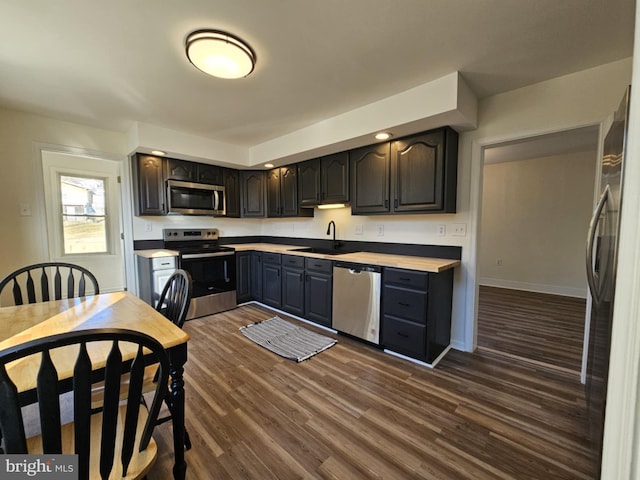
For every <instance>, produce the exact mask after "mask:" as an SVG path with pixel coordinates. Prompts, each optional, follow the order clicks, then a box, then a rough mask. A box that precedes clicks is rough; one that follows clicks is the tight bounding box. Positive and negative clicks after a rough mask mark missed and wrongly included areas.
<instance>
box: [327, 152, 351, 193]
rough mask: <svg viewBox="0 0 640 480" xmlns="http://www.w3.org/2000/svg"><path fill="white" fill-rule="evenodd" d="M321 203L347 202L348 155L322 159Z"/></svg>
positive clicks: (334, 155) (336, 154) (337, 154)
mask: <svg viewBox="0 0 640 480" xmlns="http://www.w3.org/2000/svg"><path fill="white" fill-rule="evenodd" d="M320 167H321V185H322V189H321V190H322V199H321V200H322V203H348V202H349V153H348V152H340V153H335V154H333V155H327V156H326V157H322V159H321V161H320Z"/></svg>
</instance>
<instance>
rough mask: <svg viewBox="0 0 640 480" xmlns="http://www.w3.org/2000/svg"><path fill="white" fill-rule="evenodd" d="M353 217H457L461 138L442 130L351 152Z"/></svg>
mask: <svg viewBox="0 0 640 480" xmlns="http://www.w3.org/2000/svg"><path fill="white" fill-rule="evenodd" d="M350 163H351V204H352V207H351V213H352V214H354V215H369V214H384V213H430V212H443V213H454V212H455V211H456V195H457V171H458V134H457V133H456V132H455V131H454V130H452V129H451V128H449V127H443V128H439V129H436V130H431V131H429V132H424V133H421V134H418V135H412V136H410V137H406V138H402V139H398V140H394V141H393V142H389V143H383V144H378V145H372V146H369V147H363V148H357V149H355V150H352V151H351V152H350Z"/></svg>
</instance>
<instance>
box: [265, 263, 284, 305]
mask: <svg viewBox="0 0 640 480" xmlns="http://www.w3.org/2000/svg"><path fill="white" fill-rule="evenodd" d="M281 271H282V267H281V266H280V265H271V264H268V263H263V265H262V301H263V302H264V303H266V304H267V305H270V306H272V307H275V308H280V307H281V306H282V284H281V279H280V274H281Z"/></svg>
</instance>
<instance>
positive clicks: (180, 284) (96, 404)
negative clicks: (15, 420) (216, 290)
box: [92, 270, 193, 450]
mask: <svg viewBox="0 0 640 480" xmlns="http://www.w3.org/2000/svg"><path fill="white" fill-rule="evenodd" d="M192 285H193V282H192V281H191V275H189V272H187V271H185V270H176V271H175V272H174V273H173V274H172V275H171V277H169V279H168V280H167V282H166V284H165V286H164V288H163V289H162V292H161V294H160V299H159V301H158V304H157V306H156V310H157V311H158V312H160V313H162V315H164V316H165V317H166V318H167V319H169V320H171V322H173V323H174V324H175V325H177V326H178V327H180V328H182V325H183V324H184V321H185V319H186V317H187V312H188V310H189V305H190V303H191V292H192V289H193V286H192ZM158 381H159V379H158V375H157V365H155V364H151V365H148V366H147V367H146V368H145V371H144V379H143V384H142V394H143V395H142V396H141V399H142V401H143V402H145V399H144V394H146V393H149V392H153V391H155V389H156V387H157V383H158ZM102 388H103V384H102V383H101V382H100V383H97V384H95V385H94V387H93V391H92V408H93V409H94V411H99V410H100V409H101V408H102V393H101V390H102ZM128 388H129V387H128V378H127V376H126V375H125V376H123V378H122V386H121V389H120V391H121V392H122V393H121V394H122V395H126V394H127V391H128ZM164 401H165V404H166V406H167V409H168V410H169V412H170V413H171V411H172V410H173V406H172V404H171V395H167V396H166V397H165V398H164ZM171 418H172V417H171V414H169V415H165V416H163V417H160V418H158V419H156V422H155V424H156V425H160V424H162V423H165V422H168V421H169V420H171ZM184 443H185V448H186V449H187V450H189V449H190V448H191V440H190V438H189V434H188V433H187V432H186V431H185V442H184Z"/></svg>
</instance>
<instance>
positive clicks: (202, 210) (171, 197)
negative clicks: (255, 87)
mask: <svg viewBox="0 0 640 480" xmlns="http://www.w3.org/2000/svg"><path fill="white" fill-rule="evenodd" d="M225 200H226V199H225V194H224V187H222V186H219V185H208V184H206V183H191V182H182V181H179V180H167V207H168V211H169V213H179V214H182V215H225V214H226V211H227V209H226V201H225Z"/></svg>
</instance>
